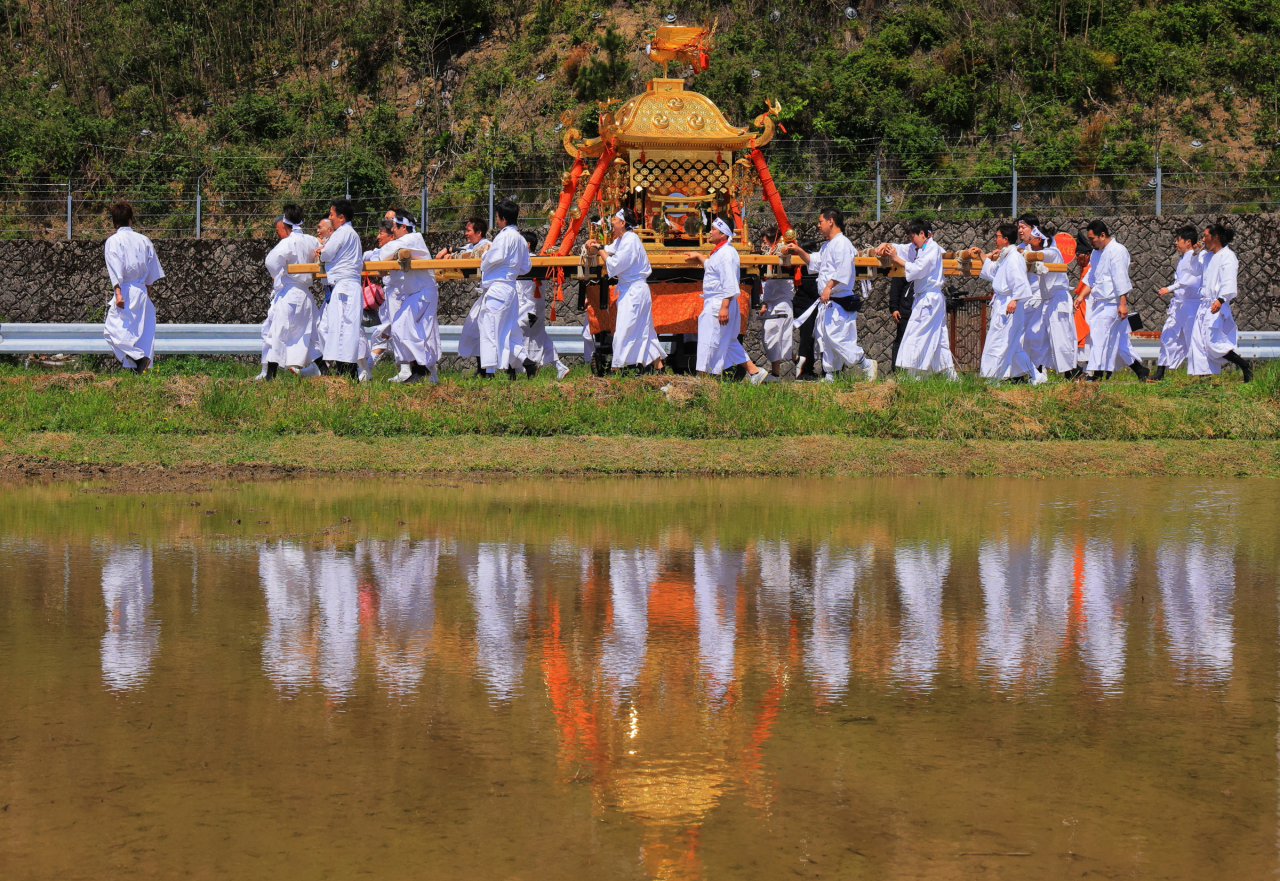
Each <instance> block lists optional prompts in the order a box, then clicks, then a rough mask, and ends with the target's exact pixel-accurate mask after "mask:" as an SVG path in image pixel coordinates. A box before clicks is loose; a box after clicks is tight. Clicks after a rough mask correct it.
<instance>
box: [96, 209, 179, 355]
mask: <svg viewBox="0 0 1280 881" xmlns="http://www.w3.org/2000/svg"><path fill="white" fill-rule="evenodd" d="M105 251H106V258H107V274H108V275H109V276H110V277H111V285H112V287H113V288H114V287H115V286H116V285H119V286H120V298H121V299H122V300H124V308H120V307H118V306H117V305H116V297H115V292H114V291H112V293H111V300H110V305H109V306H108V307H107V318H106V322H105V326H104V327H103V331H102V335H103V336H104V337H105V338H106V340H107V345H109V346H111V351H112V353H113V354H115V356H116V357H117V358H118V359H120V363H121V364H123V365H124V366H125V367H133V366H134V365H135V363H136V362H138V361H141V360H142V359H143V358H151V357H152V356H153V355H154V354H155V342H156V307H155V305H154V304H152V302H151V296H150V295H149V294H148V292H147V288H148V287H150V286H151V285H153V284H155V283H156V282H157V281H159V280H160V279H162V278H164V270H163V269H161V268H160V260H159V258H158V257H156V249H155V246H153V245H152V244H151V239H149V238H147V237H146V236H144V235H141V234H140V233H136V232H134V231H133V230H132V229H131V228H129V227H127V226H122V227H120V228H119V229H118V230H116V231H115V232H114V233H113V234H112V235H111V237H110V238H109V239H107V243H106V246H105Z"/></svg>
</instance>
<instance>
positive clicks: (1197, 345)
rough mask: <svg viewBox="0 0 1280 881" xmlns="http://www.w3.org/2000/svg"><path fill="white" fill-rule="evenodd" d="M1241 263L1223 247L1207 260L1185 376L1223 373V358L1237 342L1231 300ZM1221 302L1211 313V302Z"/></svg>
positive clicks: (1225, 360)
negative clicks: (1217, 300) (1215, 311)
mask: <svg viewBox="0 0 1280 881" xmlns="http://www.w3.org/2000/svg"><path fill="white" fill-rule="evenodd" d="M1239 269H1240V261H1239V260H1238V259H1237V258H1236V255H1235V252H1234V251H1232V250H1231V249H1230V248H1223V249H1222V250H1220V251H1218V253H1216V254H1214V255H1213V257H1212V258H1210V260H1209V265H1208V266H1206V267H1205V270H1204V281H1203V283H1202V284H1201V286H1200V309H1199V310H1198V311H1197V313H1196V323H1195V327H1194V329H1193V330H1192V331H1191V351H1190V352H1189V354H1188V356H1187V373H1188V374H1190V375H1192V376H1210V375H1214V374H1218V373H1221V372H1222V365H1223V364H1226V363H1227V359H1226V356H1227V355H1228V354H1230V353H1231V351H1232V350H1234V349H1235V347H1236V344H1237V342H1238V340H1239V333H1238V331H1237V328H1236V320H1235V318H1234V316H1232V314H1231V301H1232V300H1234V299H1235V298H1236V293H1237V289H1236V276H1237V273H1238V271H1239ZM1219 298H1221V299H1222V301H1223V303H1222V306H1221V308H1219V309H1218V311H1217V313H1214V312H1213V311H1211V310H1212V308H1213V301H1214V300H1215V299H1219Z"/></svg>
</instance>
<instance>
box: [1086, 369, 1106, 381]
mask: <svg viewBox="0 0 1280 881" xmlns="http://www.w3.org/2000/svg"><path fill="white" fill-rule="evenodd" d="M1102 376H1103V374H1102V371H1101V370H1095V371H1093V373H1090V374H1089V378H1088V379H1087V380H1086V382H1102Z"/></svg>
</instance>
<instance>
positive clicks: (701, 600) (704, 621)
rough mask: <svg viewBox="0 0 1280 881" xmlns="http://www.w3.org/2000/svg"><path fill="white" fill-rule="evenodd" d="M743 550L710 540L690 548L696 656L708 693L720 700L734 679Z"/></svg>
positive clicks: (713, 698)
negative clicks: (692, 549) (695, 620)
mask: <svg viewBox="0 0 1280 881" xmlns="http://www.w3.org/2000/svg"><path fill="white" fill-rule="evenodd" d="M743 556H744V553H743V551H730V550H723V549H722V548H720V546H719V545H717V544H715V543H712V545H711V547H710V548H707V547H705V546H703V545H698V546H697V547H696V548H694V551H693V604H694V608H695V609H696V610H697V613H698V657H699V658H700V659H701V662H702V674H703V676H704V677H706V687H707V694H708V695H709V696H710V698H711V700H712V701H721V700H723V699H724V696H725V693H726V692H727V691H728V690H729V685H730V684H731V683H732V682H733V678H734V677H733V653H734V640H735V638H736V636H737V629H738V603H737V600H738V579H739V578H740V577H741V575H742V562H743Z"/></svg>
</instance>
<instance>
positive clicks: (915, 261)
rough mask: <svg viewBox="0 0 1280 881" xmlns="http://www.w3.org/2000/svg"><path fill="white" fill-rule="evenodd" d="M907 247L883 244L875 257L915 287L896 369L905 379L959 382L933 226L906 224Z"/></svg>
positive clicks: (920, 222)
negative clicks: (939, 376) (883, 259)
mask: <svg viewBox="0 0 1280 881" xmlns="http://www.w3.org/2000/svg"><path fill="white" fill-rule="evenodd" d="M907 236H908V238H910V240H911V241H910V244H905V245H899V244H895V243H891V242H885V243H883V244H882V245H880V247H878V248H876V254H878V255H879V256H881V257H888V258H889V259H890V260H891V261H892V262H893V263H894V265H895V266H901V267H902V270H903V274H904V276H905V279H906V280H907V281H909V282H911V283H912V284H913V285H914V286H915V299H914V301H913V302H912V305H911V315H910V317H909V318H907V327H906V330H905V331H904V332H903V334H902V345H900V346H899V347H898V359H897V361H896V362H895V366H896V367H898V368H900V369H902V370H903V371H905V372H906V375H907V376H910V377H920V376H929V375H932V374H935V373H941V374H942V375H943V376H945V377H946V378H947V379H950V380H953V381H955V380H959V379H960V377H959V375H958V374H957V373H956V364H955V359H954V358H953V357H952V355H951V337H950V334H949V332H948V331H947V298H946V294H944V293H943V292H942V248H941V247H940V246H939V245H938V243H937V242H935V241H934V240H933V227H932V225H931V224H930V223H929V221H927V220H925V219H924V218H917V219H915V220H913V221H911V223H910V224H908V225H907Z"/></svg>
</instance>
